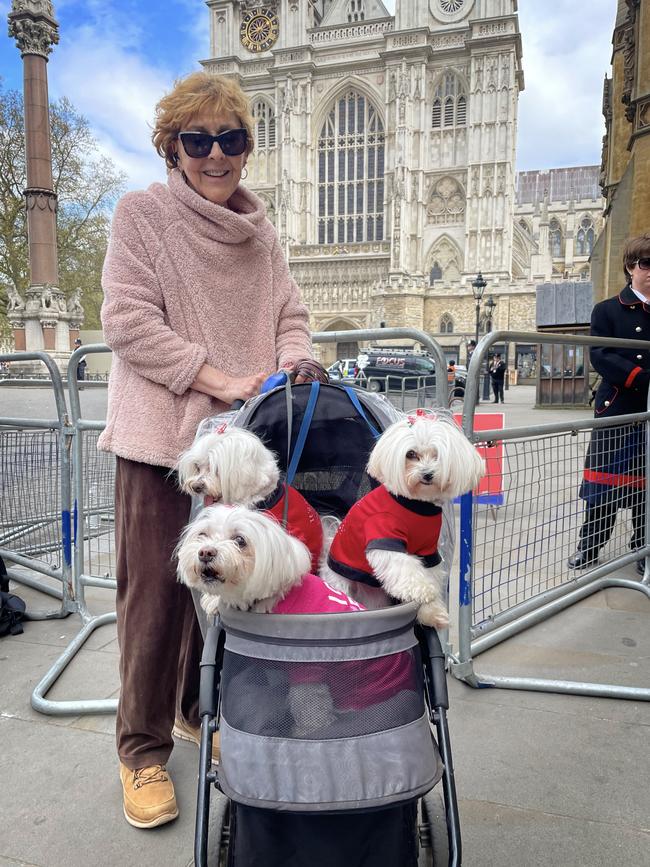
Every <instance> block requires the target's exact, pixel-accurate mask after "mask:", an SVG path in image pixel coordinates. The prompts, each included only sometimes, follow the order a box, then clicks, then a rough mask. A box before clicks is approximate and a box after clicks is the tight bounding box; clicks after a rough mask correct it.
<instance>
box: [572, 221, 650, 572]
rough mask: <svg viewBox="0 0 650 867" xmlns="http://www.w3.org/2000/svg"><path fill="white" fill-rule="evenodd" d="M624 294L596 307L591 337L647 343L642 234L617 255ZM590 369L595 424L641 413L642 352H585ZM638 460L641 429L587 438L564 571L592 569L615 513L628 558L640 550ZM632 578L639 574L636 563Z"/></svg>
mask: <svg viewBox="0 0 650 867" xmlns="http://www.w3.org/2000/svg"><path fill="white" fill-rule="evenodd" d="M623 270H624V273H625V277H626V285H625V288H624V289H623V290H622V291H621V292H620V293H619V294H618V295H617V296H616V297H614V298H608V299H606V300H605V301H601V302H600V303H599V304H596V306H595V307H594V309H593V311H592V314H591V334H592V335H593V336H595V337H618V338H622V339H625V340H648V341H650V234H645V235H641V236H640V237H636V238H632V239H630V240H628V241H627V242H626V244H625V248H624V251H623ZM590 358H591V364H592V366H593V368H594V369H595V370H596V371H597V372H598V373H599V374H600V376H601V377H602V379H601V382H600V385H599V386H598V390H597V391H596V397H595V400H594V415H595V417H596V418H612V417H616V416H625V415H627V414H629V413H637V412H645V411H646V409H647V401H648V385H649V384H650V342H649V343H648V349H631V348H630V349H627V348H625V347H623V348H620V349H618V348H617V349H612V348H609V347H602V346H601V347H598V346H596V347H593V348H591V350H590ZM645 487H646V455H645V425H639V424H637V425H634V424H633V425H630V424H624V420H622V424H621V426H618V427H613V428H601V429H598V430H594V432H593V434H592V436H591V441H590V443H589V448H588V450H587V456H586V458H585V466H584V472H583V479H582V484H581V485H580V491H579V496H580V497H581V499H582V500H584V504H585V514H584V521H583V524H582V527H581V529H580V534H579V540H578V548H577V550H576V552H575V554H573V555H572V556H571V557H570V558H569V561H568V566H569V568H570V569H584V568H586V567H588V566H590V565H593V564H595V563H597V562H598V556H599V551H600V549H601V548H602V547H603V546H604V545H605V544H606V543H607V542H608V540H609V538H610V536H611V534H612V531H613V529H614V524H615V521H616V515H617V513H618V511H619V509H631V511H632V526H633V532H632V537H631V539H630V542H629V546H630V548H631V549H632V550H636V549H639V548H643V547H644V545H645ZM637 570H638V572H639V573H640V574H643V571H644V561H643V560H639V562H638V563H637Z"/></svg>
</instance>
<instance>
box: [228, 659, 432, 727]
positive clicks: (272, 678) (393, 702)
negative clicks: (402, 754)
mask: <svg viewBox="0 0 650 867" xmlns="http://www.w3.org/2000/svg"><path fill="white" fill-rule="evenodd" d="M221 699H222V708H221V710H222V714H223V718H224V719H225V720H226V722H227V723H228V725H229V726H230V727H231V728H233V729H238V730H240V731H243V732H247V733H248V734H253V735H263V736H267V737H273V738H288V739H293V738H299V739H318V740H326V739H333V738H351V737H357V736H362V735H368V734H373V733H375V732H380V731H385V730H387V729H394V728H398V727H399V726H403V725H407V724H408V723H410V722H413V721H415V720H417V719H419V718H420V717H421V716H422V714H423V713H424V697H423V685H422V672H421V665H420V661H419V651H418V648H417V647H413V648H411V649H410V650H406V651H400V652H399V653H393V654H389V655H387V656H383V657H376V658H372V659H364V660H356V661H352V660H349V661H344V662H342V661H336V662H288V661H277V660H266V659H258V658H255V657H251V656H241V655H240V654H238V653H232V652H230V651H228V650H226V652H225V654H224V661H223V677H222V695H221Z"/></svg>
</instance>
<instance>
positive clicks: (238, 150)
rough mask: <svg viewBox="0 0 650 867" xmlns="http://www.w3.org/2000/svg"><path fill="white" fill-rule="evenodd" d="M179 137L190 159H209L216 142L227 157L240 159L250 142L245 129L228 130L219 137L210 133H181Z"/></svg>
mask: <svg viewBox="0 0 650 867" xmlns="http://www.w3.org/2000/svg"><path fill="white" fill-rule="evenodd" d="M178 137H179V139H180V140H181V141H182V142H183V148H184V149H185V153H186V154H187V155H188V157H207V156H208V155H209V154H210V152H211V151H212V145H213V144H214V143H215V142H217V144H218V145H219V147H220V148H221V150H222V152H223V153H224V154H225V155H226V156H227V157H238V156H239V155H240V154H243V153H244V151H245V150H246V144H247V142H248V133H247V132H246V130H245V129H227V130H226V131H225V132H220V133H219V135H210V133H209V132H189V131H188V132H179V134H178Z"/></svg>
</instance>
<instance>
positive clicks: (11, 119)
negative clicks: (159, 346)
mask: <svg viewBox="0 0 650 867" xmlns="http://www.w3.org/2000/svg"><path fill="white" fill-rule="evenodd" d="M50 125H51V141H52V174H53V182H54V192H55V193H56V194H57V196H58V212H57V247H58V257H59V285H60V288H61V290H62V291H63V292H64V294H65V295H66V297H70V296H71V295H72V293H73V292H74V291H75V290H76V289H78V288H80V289H81V303H82V305H83V307H84V310H85V312H86V319H85V326H86V327H87V328H88V327H90V328H99V327H100V323H99V309H100V307H101V301H102V292H101V269H102V263H103V261H104V256H105V253H106V245H107V242H108V233H109V228H110V217H111V212H112V209H113V206H114V204H115V202H116V200H117V198H118V197H119V196H120V195H121V193H122V192H123V190H124V186H125V181H126V176H125V175H124V174H123V173H121V172H119V171H118V170H117V169H116V167H115V165H114V164H113V162H112V161H111V160H110V159H108V158H107V157H105V156H101V155H100V154H99V150H98V144H97V141H96V139H95V137H94V136H93V134H92V131H91V130H90V127H89V125H88V121H87V120H86V118H84V117H82V115H80V114H79V113H78V112H77V111H76V110H75V108H74V106H73V105H72V104H71V103H70V102H69V100H67V99H65V98H63V99H60V100H58V101H57V102H53V103H50ZM26 186H27V176H26V166H25V128H24V119H23V101H22V96H21V94H20V93H19V92H18V91H15V90H4V89H3V88H2V85H1V83H0V331H2V330H4V329H5V328H6V325H7V321H6V310H7V304H8V294H7V289H6V286H7V285H9V286H11V287H13V288H14V289H16V290H17V291H18V292H19V293H20V294H21V295H23V294H24V290H25V289H26V288H27V286H28V285H29V250H28V244H27V215H26V212H25V199H24V197H23V190H24V189H25V187H26Z"/></svg>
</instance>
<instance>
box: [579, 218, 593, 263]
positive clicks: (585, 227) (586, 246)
mask: <svg viewBox="0 0 650 867" xmlns="http://www.w3.org/2000/svg"><path fill="white" fill-rule="evenodd" d="M594 234H595V233H594V222H593V220H592V219H591V217H585V218H584V219H583V220H581V221H580V228H579V229H578V233H577V235H576V256H591V251H592V250H593V247H594Z"/></svg>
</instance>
